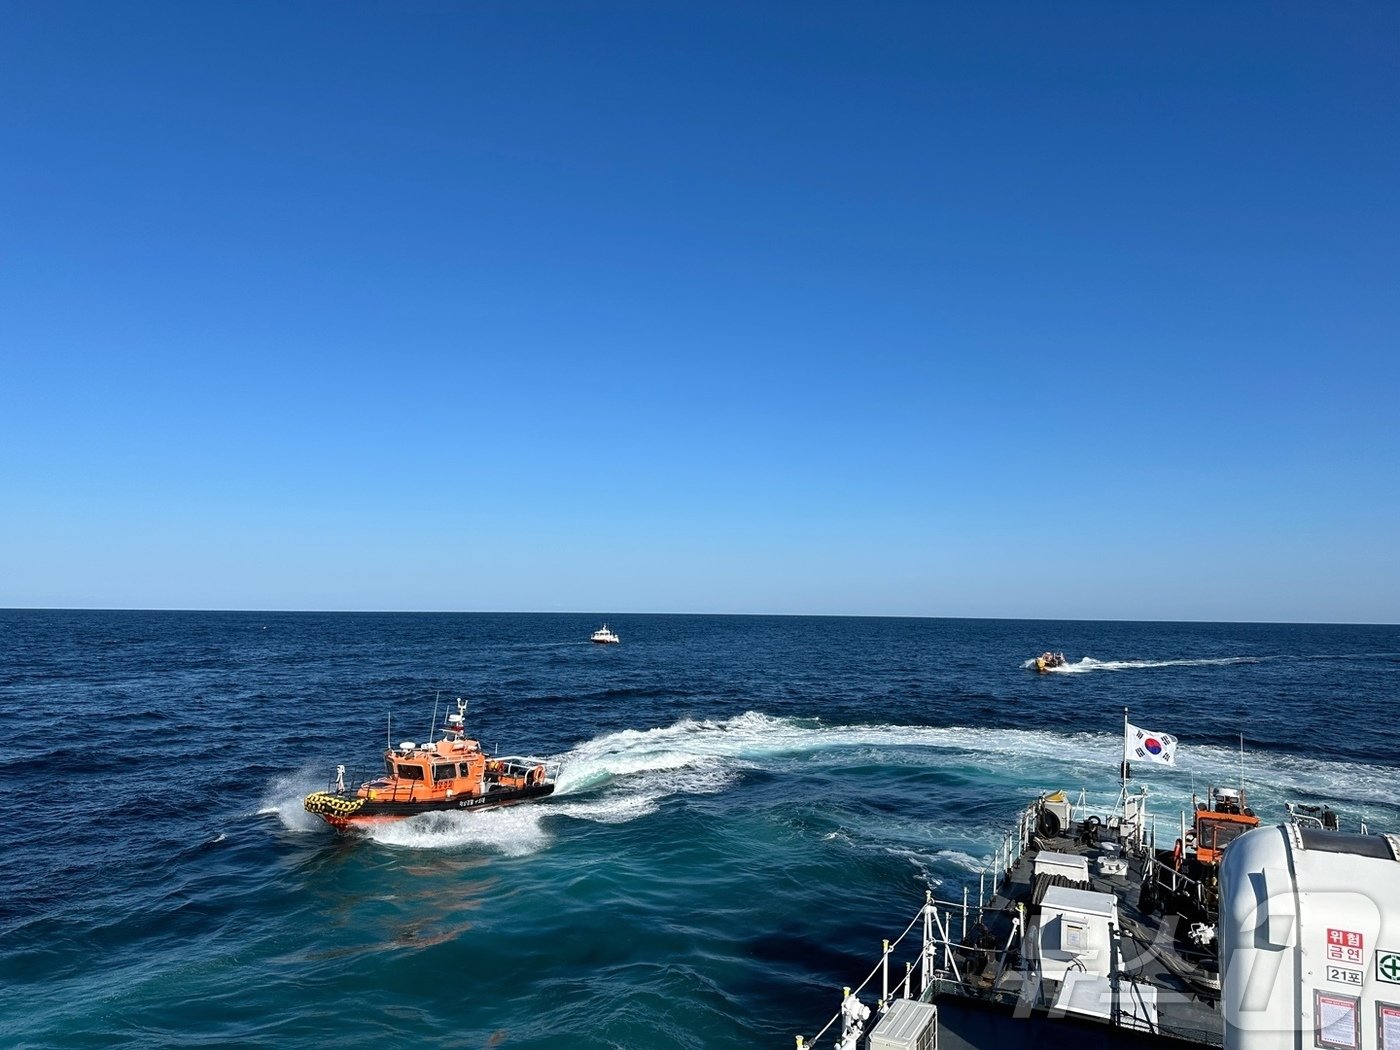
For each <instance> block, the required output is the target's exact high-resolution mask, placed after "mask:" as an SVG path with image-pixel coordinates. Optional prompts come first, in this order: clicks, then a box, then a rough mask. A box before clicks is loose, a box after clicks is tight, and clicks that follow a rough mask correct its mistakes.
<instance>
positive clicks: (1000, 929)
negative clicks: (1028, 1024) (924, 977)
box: [937, 834, 1224, 1046]
mask: <svg viewBox="0 0 1400 1050" xmlns="http://www.w3.org/2000/svg"><path fill="white" fill-rule="evenodd" d="M1037 844H1039V846H1040V847H1041V848H1043V849H1044V850H1048V851H1053V852H1055V853H1063V854H1070V855H1074V856H1081V857H1085V858H1086V859H1087V860H1088V864H1089V875H1090V878H1089V885H1088V887H1087V888H1088V889H1089V890H1091V891H1093V892H1096V893H1108V894H1112V895H1113V897H1114V898H1115V899H1116V900H1117V904H1118V917H1119V921H1120V924H1121V927H1122V935H1123V936H1122V940H1121V945H1122V956H1121V959H1120V960H1119V969H1120V972H1122V973H1124V974H1127V975H1129V982H1128V983H1129V984H1130V983H1146V984H1150V985H1151V986H1152V987H1153V988H1155V989H1156V990H1157V1026H1156V1028H1155V1029H1153V1030H1151V1031H1140V1032H1137V1033H1136V1034H1138V1035H1143V1036H1148V1037H1157V1038H1162V1037H1165V1038H1167V1039H1169V1040H1173V1041H1175V1040H1180V1041H1183V1042H1187V1043H1191V1044H1195V1045H1201V1044H1206V1045H1216V1046H1218V1045H1220V1044H1221V1042H1222V1036H1223V1028H1224V1025H1223V1021H1222V1017H1221V1014H1220V1011H1219V1009H1218V1006H1217V1002H1218V999H1219V995H1220V992H1219V980H1218V972H1217V971H1216V970H1215V966H1214V953H1213V952H1208V951H1202V950H1200V949H1198V948H1196V947H1194V946H1193V945H1192V944H1191V943H1190V941H1189V940H1188V938H1187V936H1186V935H1187V929H1188V927H1189V925H1190V920H1188V919H1187V918H1186V917H1184V916H1182V915H1180V914H1177V913H1176V912H1173V911H1171V910H1169V909H1168V910H1165V911H1164V910H1163V909H1162V908H1161V906H1160V905H1159V906H1158V907H1156V908H1148V909H1144V908H1143V907H1141V906H1140V899H1139V890H1140V887H1141V885H1142V882H1143V873H1144V869H1145V868H1146V867H1148V866H1150V865H1151V864H1153V861H1152V859H1151V858H1150V857H1133V856H1122V857H1121V859H1122V860H1124V861H1125V862H1126V863H1127V871H1126V872H1125V873H1124V874H1121V875H1120V874H1109V875H1105V874H1102V873H1101V872H1100V871H1099V870H1098V864H1097V861H1098V859H1099V858H1100V857H1104V856H1111V855H1116V854H1117V851H1116V843H1113V842H1112V841H1111V840H1110V841H1109V842H1108V844H1107V848H1105V845H1104V842H1103V841H1102V840H1100V841H1092V842H1088V841H1084V840H1082V839H1080V838H1078V837H1076V836H1074V835H1071V834H1065V835H1060V836H1056V837H1047V836H1043V835H1042V836H1039V837H1038V838H1036V839H1033V840H1032V845H1031V846H1030V847H1028V848H1027V849H1026V850H1025V851H1024V852H1023V853H1022V854H1021V855H1020V856H1019V857H1017V858H1016V860H1015V862H1014V864H1013V865H1012V866H1011V869H1010V871H1009V873H1008V874H1007V877H1006V878H1005V880H1004V881H1003V882H1002V883H1001V885H1000V886H998V887H997V889H996V891H995V892H994V893H993V894H992V896H991V897H990V898H989V899H988V901H987V903H986V904H985V905H984V906H983V908H982V909H980V914H979V915H978V920H979V922H980V923H981V925H983V926H984V927H985V928H986V930H987V933H988V940H989V941H990V940H991V939H994V940H995V943H996V944H997V945H1005V944H1006V942H1007V938H1008V935H1009V934H1010V931H1011V926H1012V920H1013V918H1014V917H1015V916H1016V914H1017V906H1018V905H1022V904H1024V905H1025V906H1026V908H1027V909H1028V913H1029V909H1031V908H1032V907H1033V904H1034V902H1033V896H1034V892H1035V887H1034V878H1033V868H1034V864H1035V858H1036V856H1037V854H1038V853H1039V852H1041V848H1037ZM1013 951H1014V949H1013ZM1017 959H1018V956H1016V955H1014V954H1013V955H1011V956H1009V957H1008V958H1007V959H1002V957H1001V953H1000V952H994V951H993V952H983V953H969V955H968V956H967V957H966V960H967V963H968V966H967V970H966V972H964V973H963V974H962V978H963V979H962V981H961V982H948V981H946V980H943V981H940V982H939V988H938V995H937V998H938V1001H939V1002H940V1003H942V1002H945V1001H947V998H948V997H950V996H951V997H952V998H953V999H957V998H971V999H983V1000H992V1001H999V1002H1001V1003H1003V1004H1009V1003H1013V1002H1017V1001H1020V1002H1022V1003H1024V1002H1025V1001H1026V1000H1027V999H1028V998H1029V997H1028V995H1027V994H1026V993H1027V992H1028V991H1029V990H1028V989H1026V988H1025V987H1024V982H1025V978H1024V977H1023V975H1022V972H1021V970H1020V968H1019V967H1018V966H1017V965H1016V962H1017ZM998 973H1000V976H998ZM1127 994H1131V988H1130V987H1128V986H1127V984H1120V987H1119V996H1120V998H1121V997H1122V996H1124V995H1127ZM950 1005H951V1004H950ZM1031 1013H1034V1014H1036V1015H1039V1016H1045V1015H1049V1016H1050V1017H1052V1018H1053V1017H1054V1016H1055V1015H1054V1014H1050V1012H1049V1011H1046V1010H1045V1009H1044V1008H1043V1007H1023V1009H1022V1010H1021V1011H1018V1015H1019V1016H1029V1014H1031ZM944 1015H945V1023H944V1027H945V1028H946V1027H947V1024H946V1021H947V1020H951V1018H949V1017H947V1011H944ZM1050 1023H1051V1024H1052V1025H1053V1024H1054V1023H1055V1021H1054V1020H1051V1022H1050ZM1089 1023H1090V1024H1095V1023H1097V1024H1099V1025H1100V1026H1101V1027H1103V1028H1105V1029H1109V1027H1110V1026H1108V1025H1106V1024H1103V1023H1102V1022H1093V1021H1090V1022H1089ZM1033 1027H1035V1028H1036V1029H1037V1030H1038V1031H1039V1034H1040V1039H1041V1040H1043V1039H1044V1037H1045V1036H1046V1035H1047V1034H1048V1032H1047V1030H1046V1028H1045V1027H1044V1026H1043V1025H1036V1026H1033ZM1071 1027H1073V1028H1076V1029H1079V1028H1081V1027H1082V1025H1080V1024H1074V1025H1072V1026H1071ZM1114 1031H1116V1032H1117V1033H1118V1034H1127V1032H1126V1031H1125V1030H1124V1029H1121V1028H1119V1029H1115V1030H1114ZM1065 1034H1066V1035H1067V1036H1068V1035H1069V1033H1068V1032H1066V1033H1065ZM1105 1034H1107V1033H1105ZM1075 1038H1076V1039H1078V1040H1079V1043H1080V1045H1082V1043H1083V1038H1084V1035H1083V1033H1080V1034H1079V1035H1078V1036H1076V1037H1075ZM1042 1045H1043V1044H1042Z"/></svg>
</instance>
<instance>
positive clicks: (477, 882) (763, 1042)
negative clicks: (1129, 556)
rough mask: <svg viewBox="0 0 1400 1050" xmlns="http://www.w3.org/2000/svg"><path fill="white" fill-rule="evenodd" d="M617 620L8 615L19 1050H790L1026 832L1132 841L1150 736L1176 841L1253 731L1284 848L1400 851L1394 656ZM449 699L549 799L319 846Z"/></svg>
mask: <svg viewBox="0 0 1400 1050" xmlns="http://www.w3.org/2000/svg"><path fill="white" fill-rule="evenodd" d="M602 619H603V617H602V616H593V615H350V614H346V615H326V614H285V613H178V612H170V613H163V612H42V611H11V612H0V712H3V723H0V724H3V727H4V732H3V733H0V788H3V790H0V828H3V832H4V834H3V845H2V846H0V885H3V887H4V890H3V894H0V992H3V994H0V1044H3V1045H4V1046H6V1047H14V1046H19V1047H110V1046H131V1047H148V1046H269V1047H273V1046H275V1047H277V1048H279V1050H292V1048H300V1047H324V1046H336V1047H341V1048H350V1047H374V1048H376V1050H383V1048H384V1047H386V1046H404V1045H422V1046H434V1047H470V1048H476V1047H508V1048H522V1050H524V1048H541V1050H543V1048H546V1047H548V1048H554V1047H558V1046H561V1045H567V1046H570V1047H575V1048H599V1050H602V1048H615V1047H616V1048H629V1050H630V1048H638V1050H647V1048H681V1047H687V1048H689V1047H713V1048H728V1047H763V1046H769V1047H776V1048H782V1047H791V1046H792V1045H793V1036H794V1035H796V1034H799V1033H803V1034H806V1035H808V1036H809V1037H810V1036H811V1035H812V1034H813V1033H814V1031H815V1029H816V1028H818V1027H820V1025H821V1024H822V1023H824V1022H825V1021H826V1019H827V1018H828V1017H829V1016H830V1015H831V1014H832V1013H833V1012H834V1011H835V1010H836V1008H837V1006H838V1005H839V998H840V987H841V985H843V984H852V983H854V982H856V981H858V980H859V979H860V978H862V977H863V976H864V975H865V974H866V973H868V972H869V970H870V969H871V967H872V965H873V964H874V962H875V960H876V959H877V958H878V955H879V951H880V940H881V938H882V937H888V936H891V935H893V934H894V933H897V932H899V930H901V929H903V927H904V925H905V924H906V923H907V922H908V921H909V919H910V918H911V917H912V916H913V915H914V912H915V910H916V909H917V908H918V906H919V905H920V904H921V903H922V901H923V897H924V891H925V889H927V888H933V889H935V890H936V891H937V893H938V895H939V896H940V897H945V898H949V899H956V898H958V897H959V896H960V895H961V893H962V890H963V888H964V887H966V886H971V887H972V888H973V890H974V891H975V889H976V886H977V881H978V876H979V872H981V871H983V870H984V869H985V868H986V866H987V864H988V861H989V860H990V859H991V857H992V854H993V850H994V849H995V847H996V843H997V842H998V841H999V839H1000V836H1001V834H1002V832H1003V831H1004V830H1005V825H1006V823H1007V822H1008V821H1011V820H1013V819H1014V817H1015V815H1016V813H1017V811H1018V810H1019V809H1020V808H1021V807H1022V806H1023V805H1024V804H1025V803H1026V802H1028V801H1029V800H1031V799H1033V798H1034V797H1035V796H1036V795H1037V794H1039V793H1040V792H1042V791H1046V790H1053V789H1056V788H1066V789H1069V790H1071V791H1073V792H1075V793H1077V792H1078V791H1079V789H1081V788H1083V789H1086V791H1087V797H1088V799H1089V801H1090V803H1091V804H1099V805H1102V806H1104V807H1111V805H1112V803H1113V800H1114V798H1115V797H1116V794H1117V788H1118V781H1117V766H1118V760H1119V755H1120V754H1121V740H1122V724H1123V709H1124V707H1127V708H1129V709H1130V711H1131V717H1132V720H1133V721H1134V722H1135V723H1136V724H1138V725H1140V726H1143V727H1146V728H1148V729H1150V730H1152V731H1156V732H1165V733H1172V734H1175V735H1176V736H1177V737H1179V738H1180V752H1179V765H1178V766H1177V768H1175V769H1167V768H1144V767H1141V766H1139V767H1138V768H1137V769H1136V771H1135V775H1136V782H1137V783H1143V784H1147V785H1148V786H1149V791H1150V792H1151V795H1150V797H1151V807H1152V812H1153V813H1155V814H1156V815H1157V816H1158V817H1159V818H1160V819H1162V820H1163V821H1165V822H1166V823H1168V824H1169V825H1173V826H1174V825H1175V822H1176V821H1177V820H1178V814H1179V812H1180V810H1181V809H1182V808H1183V807H1184V806H1185V805H1187V804H1188V802H1189V799H1190V795H1191V792H1192V789H1193V787H1194V788H1195V789H1196V790H1198V791H1204V790H1205V788H1206V787H1207V786H1208V785H1210V784H1212V783H1217V784H1218V783H1228V784H1232V785H1233V784H1234V783H1235V782H1236V781H1237V780H1238V779H1239V776H1240V752H1239V735H1240V734H1241V733H1242V734H1243V735H1244V741H1245V751H1244V758H1243V775H1244V780H1245V785H1246V790H1247V791H1248V792H1249V795H1250V801H1251V803H1252V804H1253V806H1254V808H1255V809H1256V810H1258V811H1259V812H1260V814H1261V815H1262V816H1263V817H1264V818H1265V819H1266V820H1274V819H1281V818H1282V817H1283V809H1282V807H1283V803H1284V802H1285V801H1286V800H1295V799H1296V800H1301V801H1307V802H1322V801H1325V802H1329V803H1331V804H1332V805H1333V807H1334V808H1336V809H1338V810H1339V811H1340V812H1341V814H1342V816H1343V819H1344V821H1346V822H1347V823H1349V824H1354V823H1355V822H1357V821H1360V820H1366V821H1368V822H1370V825H1371V827H1372V828H1373V829H1391V830H1393V829H1396V828H1400V808H1398V804H1400V798H1397V794H1396V788H1395V785H1396V783H1397V781H1400V760H1398V758H1400V720H1398V719H1397V712H1400V628H1396V627H1366V626H1297V625H1268V624H1151V623H1087V622H1086V623H1080V622H1076V623H1069V622H1046V621H1036V622H1017V621H1007V620H923V619H865V618H860V619H854V618H852V619H847V618H803V617H796V618H788V617H744V616H615V617H608V622H609V623H610V624H611V625H612V626H613V627H614V628H615V629H616V630H617V631H618V633H619V634H620V635H621V637H622V644H621V645H619V646H609V647H603V646H593V645H590V644H588V642H587V638H588V635H589V633H590V632H591V631H592V630H593V629H594V628H596V627H597V626H598V625H599V624H600V623H601V622H602ZM1046 648H1055V649H1061V650H1064V652H1065V653H1066V655H1067V656H1068V658H1069V660H1070V665H1069V666H1068V667H1067V668H1065V669H1064V670H1063V671H1062V672H1060V673H1055V674H1049V675H1036V674H1034V673H1032V672H1030V671H1029V670H1027V669H1026V667H1025V666H1024V664H1025V661H1027V660H1028V659H1029V658H1030V657H1032V656H1034V655H1035V654H1036V653H1037V652H1039V651H1041V650H1042V649H1046ZM438 696H440V697H442V698H443V699H444V701H445V700H447V699H455V698H456V697H457V696H462V697H466V698H469V699H470V702H471V706H470V709H469V726H470V729H471V730H472V735H474V736H477V737H479V738H480V739H481V740H482V741H483V743H484V744H485V745H486V746H487V747H488V748H494V747H495V746H496V745H497V744H498V743H499V745H500V748H501V750H502V751H503V752H514V753H528V754H533V755H539V756H545V757H549V758H553V759H557V760H558V761H559V762H561V763H562V766H563V772H562V774H561V777H560V782H559V789H558V791H557V793H556V794H555V795H554V796H553V797H552V798H550V799H549V800H547V801H544V802H541V803H536V804H533V805H527V806H518V807H514V808H511V809H506V810H496V811H490V812H478V813H474V814H461V815H456V814H454V815H450V816H438V817H432V818H415V819H413V820H410V821H407V822H403V823H400V824H397V825H392V826H387V827H384V828H382V829H380V830H377V831H375V832H374V833H373V835H372V836H369V837H360V836H340V835H336V834H334V833H332V832H331V831H330V829H329V828H327V827H325V826H324V825H322V824H320V823H319V822H318V821H317V820H315V819H314V818H311V817H309V816H308V815H307V814H305V813H304V812H303V810H302V809H301V798H302V796H303V795H305V794H306V793H307V792H308V791H311V790H315V789H318V788H321V787H324V786H325V784H326V782H327V780H328V778H329V777H330V775H331V774H332V772H333V770H334V767H335V766H336V764H337V763H345V764H347V765H351V766H360V767H369V766H373V765H376V764H377V763H378V761H379V755H380V752H381V750H382V748H383V745H384V740H385V732H386V719H387V717H388V716H389V715H390V714H392V716H393V720H394V727H395V728H394V735H395V738H396V739H405V738H407V739H412V738H414V737H415V736H416V737H417V738H420V739H421V738H422V737H424V736H426V735H427V732H428V729H429V723H430V721H431V719H432V715H433V706H434V699H435V697H438ZM439 714H441V709H440V710H439Z"/></svg>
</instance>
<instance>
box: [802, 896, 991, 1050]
mask: <svg viewBox="0 0 1400 1050" xmlns="http://www.w3.org/2000/svg"><path fill="white" fill-rule="evenodd" d="M973 910H974V909H973V907H972V904H971V901H970V899H969V892H968V890H967V889H964V890H963V899H962V900H961V901H941V900H936V899H935V898H934V896H933V892H932V891H931V890H925V891H924V904H923V906H922V907H921V908H919V910H918V912H917V913H916V914H915V916H914V918H913V919H912V920H910V922H909V925H908V926H906V927H905V928H904V932H902V933H901V934H900V935H899V936H898V937H895V938H894V939H893V940H888V939H886V940H884V941H882V942H881V950H880V961H879V962H878V963H876V964H875V968H874V969H873V970H871V971H870V973H869V974H868V975H867V976H866V978H865V980H863V981H861V982H860V984H858V985H856V986H855V988H851V987H849V986H847V987H843V988H842V989H841V1008H840V1009H839V1010H837V1011H836V1014H835V1015H834V1016H833V1017H832V1018H831V1020H829V1021H827V1023H826V1024H825V1025H823V1026H822V1028H821V1030H820V1031H818V1032H817V1034H816V1035H814V1036H813V1037H812V1038H811V1039H810V1040H808V1039H807V1038H806V1037H805V1036H801V1035H799V1036H797V1037H796V1039H797V1047H798V1050H805V1048H809V1047H819V1046H821V1045H822V1040H823V1039H825V1038H826V1037H827V1036H828V1035H831V1036H832V1037H833V1038H832V1043H831V1045H832V1046H834V1047H836V1048H837V1050H841V1048H843V1047H850V1046H854V1045H855V1039H857V1038H859V1036H860V1035H861V1034H863V1030H864V1027H865V1022H866V1020H867V1019H868V1011H853V1010H851V1009H850V1006H849V1000H850V999H852V998H853V997H854V998H856V999H857V1000H858V999H859V997H860V995H861V994H862V993H864V992H866V991H867V989H870V990H871V991H872V993H873V990H874V988H875V987H876V983H875V982H876V980H877V978H878V982H879V983H878V987H879V991H880V997H879V999H878V1000H877V1001H876V1006H875V1015H874V1017H875V1019H878V1018H879V1017H880V1016H881V1015H883V1014H884V1013H885V1012H886V1011H887V1010H888V1009H889V1007H890V1004H891V1003H892V1002H894V999H895V998H900V999H923V1000H927V999H928V998H929V997H930V995H931V993H932V991H933V990H934V987H935V984H936V982H937V981H939V980H943V979H946V978H947V976H948V975H949V974H951V976H952V979H953V980H955V981H957V982H962V980H963V975H962V970H961V967H960V965H959V961H958V959H959V956H961V957H962V958H963V959H964V960H966V958H967V953H969V952H973V953H976V952H1003V951H1004V950H1005V949H1003V948H967V947H965V946H964V945H963V944H962V943H961V941H965V940H966V939H967V926H968V917H969V915H970V914H971V913H972V912H973ZM958 913H961V916H962V930H961V934H960V935H958V936H956V937H955V935H954V932H953V927H954V925H955V917H956V916H957V914H958ZM916 928H919V929H920V930H921V936H920V937H919V938H915V939H911V938H910V936H909V935H910V934H911V933H913V931H914V930H915V929H916ZM1014 935H1015V933H1014V931H1013V937H1014ZM959 937H960V938H961V940H959ZM906 940H908V941H909V942H910V943H908V944H906V943H905V942H906ZM915 941H917V944H916V943H915ZM901 946H903V950H902V951H901ZM1008 947H1009V942H1008ZM940 948H941V949H942V953H943V963H942V966H941V967H940V966H939V962H938V955H939V949H940ZM900 962H902V963H903V965H904V970H903V973H902V974H901V973H900V971H899V963H900ZM892 993H893V994H892ZM852 1018H855V1021H852ZM838 1026H840V1027H839V1028H838ZM834 1029H835V1030H836V1031H835V1032H833V1030H834ZM857 1029H859V1031H858V1030H857Z"/></svg>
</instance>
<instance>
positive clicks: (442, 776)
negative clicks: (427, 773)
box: [433, 762, 457, 780]
mask: <svg viewBox="0 0 1400 1050" xmlns="http://www.w3.org/2000/svg"><path fill="white" fill-rule="evenodd" d="M456 775H457V766H456V764H455V763H453V762H446V763H443V764H442V765H439V766H433V779H434V780H451V779H452V778H453V777H455V776H456Z"/></svg>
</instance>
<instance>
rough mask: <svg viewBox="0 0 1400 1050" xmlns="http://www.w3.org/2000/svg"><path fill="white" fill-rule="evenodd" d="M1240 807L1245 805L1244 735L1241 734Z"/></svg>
mask: <svg viewBox="0 0 1400 1050" xmlns="http://www.w3.org/2000/svg"><path fill="white" fill-rule="evenodd" d="M1240 805H1241V806H1243V805H1244V734H1243V733H1241V734H1240Z"/></svg>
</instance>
